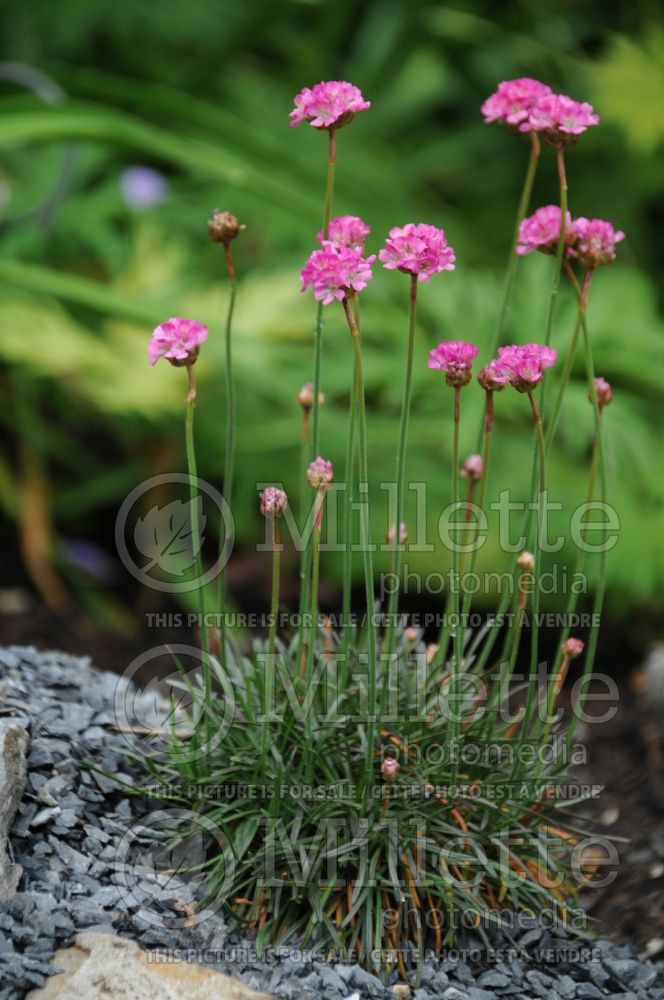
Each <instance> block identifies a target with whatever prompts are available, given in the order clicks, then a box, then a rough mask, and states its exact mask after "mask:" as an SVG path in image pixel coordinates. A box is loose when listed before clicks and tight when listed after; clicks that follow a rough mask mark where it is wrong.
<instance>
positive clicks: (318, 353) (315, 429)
mask: <svg viewBox="0 0 664 1000" xmlns="http://www.w3.org/2000/svg"><path fill="white" fill-rule="evenodd" d="M328 135H329V147H328V157H327V183H326V186H325V204H324V207H323V238H324V239H327V236H328V233H329V230H330V216H331V215H332V202H333V199H334V177H335V172H336V166H337V138H336V132H335V130H334V129H329V130H328ZM322 352H323V303H322V302H319V303H318V311H317V314H316V329H315V332H314V405H313V408H312V411H311V452H310V454H311V458H312V460H313V459H314V458H315V457H316V455H317V454H318V446H319V441H320V420H319V411H320V404H319V402H318V396H319V394H320V391H321V385H320V383H321V357H322Z"/></svg>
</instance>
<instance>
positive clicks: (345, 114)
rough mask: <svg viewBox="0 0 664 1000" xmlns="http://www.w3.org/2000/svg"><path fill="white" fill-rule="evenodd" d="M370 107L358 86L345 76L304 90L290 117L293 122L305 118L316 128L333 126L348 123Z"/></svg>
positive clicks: (338, 126) (301, 120)
mask: <svg viewBox="0 0 664 1000" xmlns="http://www.w3.org/2000/svg"><path fill="white" fill-rule="evenodd" d="M370 107H371V102H370V101H365V100H364V97H363V96H362V91H361V90H360V89H359V87H355V86H354V85H353V84H352V83H346V82H345V81H344V80H326V81H323V82H321V83H317V84H316V85H315V86H314V87H305V88H304V89H303V90H301V91H300V93H299V94H298V95H297V97H296V98H295V107H294V108H293V110H292V111H291V113H290V116H289V117H290V123H291V125H293V126H295V125H299V124H300V122H305V121H306V122H309V124H310V125H313V127H314V128H322V129H333V128H341V127H342V126H343V125H347V124H348V123H349V122H350V121H352V120H353V118H354V117H355V115H356V114H357V112H358V111H366V110H367V108H370Z"/></svg>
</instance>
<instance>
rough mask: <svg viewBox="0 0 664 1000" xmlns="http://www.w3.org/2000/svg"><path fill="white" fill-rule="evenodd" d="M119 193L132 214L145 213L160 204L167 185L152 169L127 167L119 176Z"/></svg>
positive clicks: (164, 195)
mask: <svg viewBox="0 0 664 1000" xmlns="http://www.w3.org/2000/svg"><path fill="white" fill-rule="evenodd" d="M120 191H121V192H122V198H123V200H124V203H125V205H126V206H127V208H130V209H131V210H132V211H133V212H145V211H146V210H147V209H149V208H154V207H155V206H156V205H160V204H161V202H162V201H163V200H164V198H165V197H166V193H167V191H168V184H167V183H166V180H165V178H164V177H163V176H162V175H161V174H160V173H158V171H156V170H153V169H152V167H140V166H137V167H127V169H126V170H123V171H122V174H121V176H120Z"/></svg>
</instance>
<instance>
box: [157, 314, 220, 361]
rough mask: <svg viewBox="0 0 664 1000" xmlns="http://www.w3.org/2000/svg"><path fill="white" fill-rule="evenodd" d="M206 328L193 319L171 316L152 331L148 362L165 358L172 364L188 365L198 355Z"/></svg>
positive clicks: (206, 332) (205, 336)
mask: <svg viewBox="0 0 664 1000" xmlns="http://www.w3.org/2000/svg"><path fill="white" fill-rule="evenodd" d="M207 335H208V328H207V327H206V326H203V324H202V323H197V322H196V320H195V319H183V318H182V317H179V316H173V317H171V319H167V320H166V321H165V322H164V323H160V324H159V326H157V327H155V328H154V330H153V331H152V339H151V340H150V343H149V344H148V355H149V357H150V364H151V365H155V364H156V363H157V361H159V358H166V359H167V360H168V361H170V362H171V364H172V365H178V366H180V365H190V364H193V363H194V361H195V360H196V358H197V357H198V352H199V349H200V346H201V344H202V343H203V342H204V341H206V340H207Z"/></svg>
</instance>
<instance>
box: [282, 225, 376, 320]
mask: <svg viewBox="0 0 664 1000" xmlns="http://www.w3.org/2000/svg"><path fill="white" fill-rule="evenodd" d="M375 259H376V255H375V254H372V256H371V257H363V256H362V247H335V246H334V244H333V243H330V242H329V240H325V241H324V242H323V246H322V249H321V250H314V252H313V253H312V254H311V256H310V257H309V259H308V261H307V263H306V264H305V265H304V267H303V269H302V272H301V274H300V277H301V279H302V291H304V290H305V289H306V288H312V289H313V293H314V298H316V299H318V301H319V302H322V303H323V305H326V306H329V305H330V303H331V302H334V301H335V299H337V300H338V301H339V302H341V301H343V299H345V298H346V297H347V296H348V295H352V293H353V292H361V291H362V289H363V288H366V286H367V283H368V282H369V281H371V265H372V264H373V262H374V261H375Z"/></svg>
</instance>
